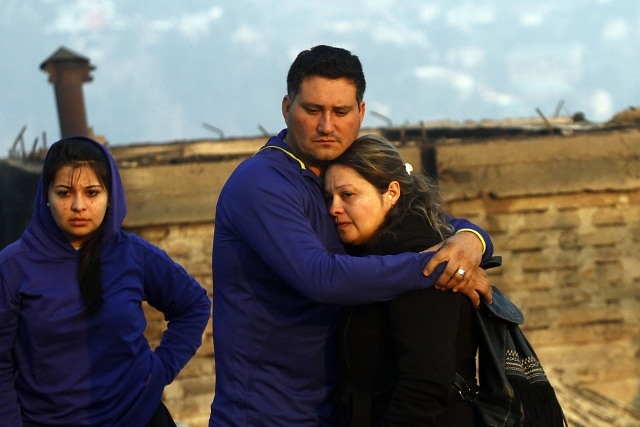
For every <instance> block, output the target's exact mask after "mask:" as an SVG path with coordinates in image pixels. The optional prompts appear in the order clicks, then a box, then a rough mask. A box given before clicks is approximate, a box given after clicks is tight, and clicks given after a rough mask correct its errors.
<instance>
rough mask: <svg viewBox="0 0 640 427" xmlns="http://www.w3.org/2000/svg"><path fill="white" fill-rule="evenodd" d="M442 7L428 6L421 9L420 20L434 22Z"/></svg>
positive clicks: (419, 12)
mask: <svg viewBox="0 0 640 427" xmlns="http://www.w3.org/2000/svg"><path fill="white" fill-rule="evenodd" d="M440 12H441V7H440V6H438V5H436V4H426V5H423V6H421V7H420V10H419V11H418V19H419V20H420V21H422V22H432V21H433V20H434V19H436V18H437V17H438V15H440Z"/></svg>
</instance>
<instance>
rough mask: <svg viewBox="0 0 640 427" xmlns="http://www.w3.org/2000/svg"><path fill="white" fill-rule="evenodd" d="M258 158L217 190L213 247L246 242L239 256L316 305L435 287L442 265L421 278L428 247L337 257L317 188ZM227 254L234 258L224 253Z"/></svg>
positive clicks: (361, 301)
mask: <svg viewBox="0 0 640 427" xmlns="http://www.w3.org/2000/svg"><path fill="white" fill-rule="evenodd" d="M257 157H258V156H255V157H254V158H252V159H251V160H250V163H249V164H247V163H244V164H243V165H241V166H240V168H244V167H248V168H249V169H248V170H242V169H241V170H239V171H236V172H239V173H235V174H234V175H232V177H231V178H230V180H228V181H227V184H226V185H225V188H224V189H223V192H222V194H221V195H220V199H219V201H218V206H217V212H216V233H217V237H216V239H217V240H216V242H215V243H214V245H216V249H215V251H218V250H223V251H226V252H229V251H230V250H231V251H233V250H235V249H233V248H232V247H227V246H225V245H226V244H227V243H228V242H229V243H230V242H232V241H233V240H234V239H240V241H242V242H243V243H244V245H246V247H245V248H243V249H242V253H243V256H245V257H246V260H247V262H251V263H255V264H256V268H259V269H262V268H265V267H266V268H268V269H269V270H271V271H272V272H273V273H274V274H275V275H276V276H277V277H278V278H279V279H280V280H281V281H284V282H286V283H287V284H288V285H289V286H291V287H292V288H294V289H295V290H296V291H297V292H299V293H301V294H303V295H305V296H306V297H307V298H309V299H311V300H314V301H316V302H322V303H332V304H345V305H352V304H364V303H370V302H375V301H387V300H390V299H393V298H395V297H396V296H398V295H400V294H401V293H404V292H407V291H411V290H418V289H425V288H428V287H431V286H433V283H434V282H435V279H436V278H437V276H438V275H439V274H440V272H441V271H442V269H443V268H444V265H442V266H440V267H437V268H436V269H434V271H433V272H432V273H431V274H430V275H429V276H428V277H425V276H424V275H423V268H424V266H425V265H426V264H427V261H428V260H429V259H430V258H431V256H433V255H434V253H433V252H431V253H422V254H416V253H406V254H399V255H393V256H368V257H350V256H347V255H342V254H336V253H335V252H336V250H337V248H338V247H340V243H339V240H338V238H337V233H336V232H335V229H334V226H333V224H332V223H331V220H330V218H329V216H328V213H327V211H326V205H325V203H324V200H323V198H322V194H321V193H320V189H319V188H318V189H315V188H312V187H309V186H308V184H304V183H303V182H302V179H303V178H302V177H300V178H298V177H296V176H292V175H290V174H287V173H283V172H281V169H282V168H281V167H280V169H278V166H281V165H278V164H275V165H264V164H256V163H261V162H262V161H263V160H262V159H258V158H257ZM309 191H318V193H317V195H316V194H315V193H309ZM309 194H312V197H311V198H309ZM309 215H312V216H315V217H316V220H315V223H316V227H317V226H319V227H320V228H323V229H324V231H325V232H327V233H329V232H330V233H331V235H332V236H333V237H331V238H330V239H329V240H331V241H332V242H333V243H331V244H333V245H334V247H333V248H332V249H330V250H328V249H327V248H326V247H325V244H327V243H328V242H326V241H322V240H321V239H320V238H319V237H318V234H317V231H316V230H314V227H312V222H311V221H310V219H309ZM320 216H321V217H322V218H321V219H320V218H319V217H320ZM325 240H326V239H325ZM219 248H224V249H219ZM225 256H226V255H225ZM228 256H229V257H233V256H235V255H234V254H233V253H232V252H230V253H229V255H228ZM254 269H255V268H254ZM264 280H267V281H268V280H272V278H271V277H267V278H265V279H264Z"/></svg>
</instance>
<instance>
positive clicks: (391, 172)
mask: <svg viewBox="0 0 640 427" xmlns="http://www.w3.org/2000/svg"><path fill="white" fill-rule="evenodd" d="M333 164H341V165H344V166H347V167H350V168H352V169H353V170H355V171H356V172H358V173H359V174H360V175H361V176H362V177H363V178H364V179H366V180H367V181H368V182H369V183H370V184H372V185H373V186H374V187H375V188H376V189H377V190H378V191H379V192H380V194H383V193H385V192H386V191H387V190H388V188H389V184H390V183H391V182H392V181H398V183H399V184H400V197H399V198H398V201H397V202H396V204H395V206H394V207H393V209H391V210H390V211H389V212H388V213H387V216H386V218H385V221H384V223H383V224H382V227H380V229H379V230H378V232H377V233H376V235H375V236H374V237H373V239H372V240H371V241H370V242H369V244H370V243H373V242H375V241H376V240H377V239H378V238H380V236H382V235H384V234H385V233H388V232H390V230H391V229H393V228H394V227H395V225H396V224H397V223H398V222H400V221H401V220H402V219H403V218H404V217H405V216H406V215H420V216H422V217H424V218H425V219H426V220H427V222H428V223H429V225H431V227H432V228H433V229H434V230H435V231H436V232H437V233H438V234H439V235H440V237H441V238H442V239H445V238H446V237H447V236H448V235H450V234H451V233H452V232H453V229H452V227H451V226H450V225H449V223H448V222H447V220H446V215H445V212H444V208H443V206H442V196H441V194H440V189H439V187H438V185H437V184H436V182H435V181H434V180H433V179H432V178H430V177H428V176H425V175H411V174H410V173H409V172H408V171H407V167H406V164H405V162H404V161H402V158H401V157H400V153H399V152H398V150H397V149H396V148H395V147H394V146H393V145H392V144H391V143H390V142H388V141H387V140H386V139H384V138H383V137H381V136H379V135H362V136H360V137H359V138H358V139H356V140H355V142H354V143H353V144H351V146H350V147H349V148H348V149H347V150H346V151H345V152H344V153H343V154H342V155H341V156H340V157H338V158H337V159H335V160H333V161H332V162H331V163H329V166H331V165H333Z"/></svg>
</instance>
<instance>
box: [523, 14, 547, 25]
mask: <svg viewBox="0 0 640 427" xmlns="http://www.w3.org/2000/svg"><path fill="white" fill-rule="evenodd" d="M519 20H520V23H521V24H522V25H524V26H525V27H534V26H537V25H540V24H542V23H543V22H544V17H543V16H542V14H540V13H536V12H528V13H523V14H522V15H520V17H519Z"/></svg>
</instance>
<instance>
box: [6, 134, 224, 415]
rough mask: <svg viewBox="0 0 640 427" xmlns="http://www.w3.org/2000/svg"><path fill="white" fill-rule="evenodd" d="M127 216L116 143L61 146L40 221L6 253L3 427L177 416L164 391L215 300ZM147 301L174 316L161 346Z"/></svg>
mask: <svg viewBox="0 0 640 427" xmlns="http://www.w3.org/2000/svg"><path fill="white" fill-rule="evenodd" d="M125 215H126V202H125V193H124V188H123V185H122V181H121V179H120V175H119V173H118V169H117V167H116V164H115V161H114V160H113V158H112V157H111V155H110V153H109V151H108V150H107V148H106V147H105V146H103V145H101V144H99V143H97V142H96V141H93V140H92V139H89V138H85V137H71V138H65V139H62V140H60V141H58V142H56V143H55V144H53V145H52V146H51V148H50V149H49V152H48V153H47V157H46V159H45V161H44V166H43V171H42V176H41V178H40V183H39V187H38V193H37V196H36V201H35V212H34V215H33V219H32V220H31V223H30V224H29V226H28V227H27V229H26V231H25V232H24V234H23V235H22V237H21V238H20V239H18V240H17V241H16V242H14V243H12V244H11V245H9V246H7V247H6V248H5V249H4V250H2V251H1V252H0V426H11V427H15V426H65V427H69V426H123V427H124V426H126V427H135V426H141V427H142V426H171V425H175V424H174V422H173V420H172V419H171V415H170V414H169V412H168V410H167V409H166V407H164V405H163V404H162V402H161V397H162V392H163V389H164V387H165V386H166V385H167V384H169V383H171V381H173V379H174V378H175V377H176V376H177V375H178V373H179V372H180V370H181V369H182V368H183V367H184V366H185V364H186V363H187V362H188V361H189V359H190V358H191V357H192V356H193V355H194V353H195V351H196V350H197V348H198V347H199V346H200V344H201V339H202V333H203V331H204V329H205V327H206V324H207V321H208V319H209V314H210V309H211V302H210V300H209V298H208V296H207V293H206V291H205V289H204V288H202V286H200V284H198V282H196V281H195V280H194V279H193V278H192V277H191V276H190V275H189V274H188V273H187V272H186V271H185V270H184V269H183V268H182V267H181V266H180V265H178V264H177V263H175V262H174V261H172V260H171V258H170V257H169V256H168V255H167V254H166V253H165V252H164V251H162V250H161V249H159V248H157V247H156V246H153V245H152V244H150V243H148V242H147V241H145V240H143V239H141V238H140V237H137V236H135V235H133V234H130V233H126V232H124V231H123V230H122V229H121V226H122V221H123V220H124V217H125ZM142 301H147V302H148V303H149V305H151V306H153V307H155V308H156V309H158V310H159V311H161V312H162V313H163V314H164V316H165V319H166V320H167V321H168V326H167V330H166V331H165V332H164V334H163V336H162V340H161V342H160V344H159V345H158V347H157V348H155V350H152V349H151V348H150V346H149V343H148V341H147V340H146V338H145V337H144V330H145V327H146V320H145V317H144V313H143V309H142Z"/></svg>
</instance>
